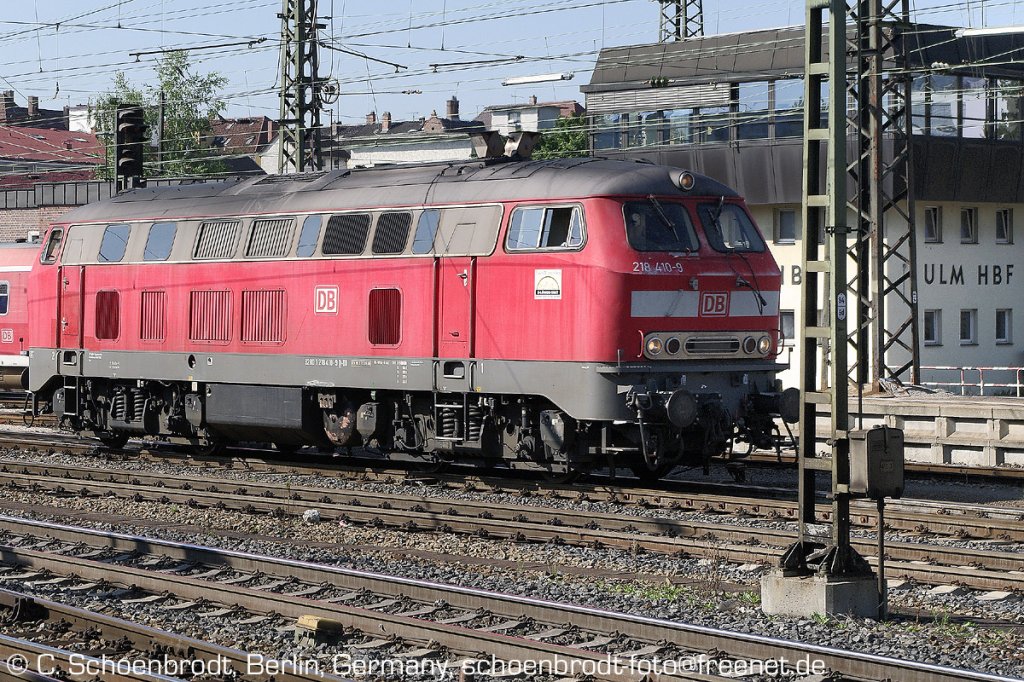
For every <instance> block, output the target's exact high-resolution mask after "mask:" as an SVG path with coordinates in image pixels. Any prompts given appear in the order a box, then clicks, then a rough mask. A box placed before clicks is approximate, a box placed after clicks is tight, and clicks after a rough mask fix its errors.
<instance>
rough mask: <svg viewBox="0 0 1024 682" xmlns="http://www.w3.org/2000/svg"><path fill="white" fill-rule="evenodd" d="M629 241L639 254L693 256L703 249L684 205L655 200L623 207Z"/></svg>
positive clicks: (628, 203)
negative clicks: (656, 252)
mask: <svg viewBox="0 0 1024 682" xmlns="http://www.w3.org/2000/svg"><path fill="white" fill-rule="evenodd" d="M622 213H623V216H624V218H625V221H626V239H627V241H628V242H629V245H630V247H632V248H633V249H634V250H636V251H662V252H669V253H691V252H693V251H697V250H698V249H699V248H700V242H698V241H697V234H696V233H695V232H694V229H693V222H692V221H691V220H690V214H689V213H687V211H686V207H685V206H683V205H682V204H674V203H671V202H663V201H658V200H657V199H654V198H653V197H652V198H650V199H647V200H645V201H629V202H626V203H625V204H623V206H622Z"/></svg>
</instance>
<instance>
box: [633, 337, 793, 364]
mask: <svg viewBox="0 0 1024 682" xmlns="http://www.w3.org/2000/svg"><path fill="white" fill-rule="evenodd" d="M773 350H774V343H773V341H772V338H771V336H769V334H768V333H767V332H765V331H751V332H739V333H738V334H737V335H735V336H732V335H729V336H725V335H723V334H722V333H721V332H718V333H714V332H711V333H708V332H648V333H647V334H645V335H644V340H643V355H644V357H646V358H648V359H650V360H685V359H694V360H697V359H699V360H711V359H715V358H721V359H723V360H724V359H728V358H758V359H762V358H766V357H769V356H770V354H771V353H772V351H773Z"/></svg>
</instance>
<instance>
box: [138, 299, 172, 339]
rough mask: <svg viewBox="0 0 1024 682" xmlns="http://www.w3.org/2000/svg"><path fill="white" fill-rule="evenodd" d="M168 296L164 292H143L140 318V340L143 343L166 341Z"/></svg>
mask: <svg viewBox="0 0 1024 682" xmlns="http://www.w3.org/2000/svg"><path fill="white" fill-rule="evenodd" d="M166 304H167V294H166V293H165V292H163V291H143V292H142V310H141V314H140V316H139V320H140V321H139V338H140V339H142V340H143V341H163V340H164V334H165V332H164V310H165V306H166Z"/></svg>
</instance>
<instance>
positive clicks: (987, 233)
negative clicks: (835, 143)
mask: <svg viewBox="0 0 1024 682" xmlns="http://www.w3.org/2000/svg"><path fill="white" fill-rule="evenodd" d="M929 206H935V207H938V208H939V209H940V213H941V218H942V220H941V222H942V241H941V242H927V241H926V240H925V235H924V233H925V214H924V212H925V209H926V207H929ZM964 208H972V209H977V217H978V221H977V230H978V235H977V243H962V242H961V229H960V228H961V209H964ZM750 209H751V213H752V214H753V216H754V219H755V220H756V221H757V223H758V225H759V226H760V227H761V230H762V232H763V233H764V235H765V238H766V239H767V241H768V243H769V245H770V247H771V250H772V254H773V255H774V256H775V259H776V261H778V263H779V266H780V268H781V269H782V277H783V283H782V297H781V303H780V309H781V310H782V311H791V312H792V313H793V316H794V321H795V329H799V326H800V323H801V319H800V317H801V316H800V282H801V278H802V272H801V268H800V264H801V258H802V248H801V241H800V239H799V234H800V229H801V220H800V216H801V209H800V206H799V205H784V206H777V205H759V206H751V207H750ZM1003 209H1010V211H1011V214H1012V216H1013V218H1014V221H1015V224H1014V225H1013V228H1014V230H1015V231H1016V232H1017V234H1012V235H1011V239H1010V243H997V240H996V213H997V211H999V210H1003ZM782 211H793V212H794V213H795V219H796V230H797V236H798V238H797V239H796V240H793V241H789V240H786V239H784V238H782V236H781V235H780V234H779V227H780V221H779V215H780V212H782ZM854 219H855V216H854V215H853V214H852V213H851V214H850V216H849V220H850V221H851V224H852V222H853V220H854ZM916 222H917V279H918V296H919V301H918V315H919V319H918V324H919V329H920V335H921V336H920V343H921V346H920V358H921V365H922V368H923V371H922V378H923V380H924V381H925V382H926V383H927V382H952V383H959V382H960V375H961V372H960V369H961V368H965V367H1015V368H1016V367H1024V344H1022V341H1024V260H1022V256H1024V243H1022V242H1024V204H963V203H954V202H924V201H921V202H918V203H917V216H916ZM894 266H895V267H902V265H894ZM893 274H895V273H893ZM904 290H905V291H908V292H909V287H906V286H905V289H904ZM887 305H889V306H893V307H891V309H890V310H889V311H888V314H887V317H888V318H889V322H888V324H889V325H890V328H892V327H893V325H895V324H898V323H899V322H901V321H902V320H903V319H905V317H906V312H905V309H904V310H899V309H896V308H895V307H894V306H895V302H894V301H893V299H892V297H890V299H889V300H887ZM928 310H933V311H938V312H939V317H940V319H941V323H940V325H939V338H938V341H937V343H926V342H925V329H924V315H925V311H928ZM999 310H1003V311H1009V313H1008V314H1009V320H1008V321H1009V323H1010V324H1009V327H1008V331H1009V337H1008V340H1006V341H998V340H997V339H996V315H997V311H999ZM961 311H976V329H975V336H974V341H973V342H970V341H967V340H964V341H961V339H960V313H961ZM852 314H853V311H852V308H851V315H852ZM1004 314H1005V313H1004ZM908 338H909V336H908ZM795 346H796V344H795V342H794V341H793V340H789V341H787V349H786V350H784V352H783V354H782V355H781V356H780V360H781V361H786V360H787V358H788V359H789V360H790V361H791V363H792V364H791V368H790V369H789V370H788V371H786V372H784V373H783V375H782V377H781V378H782V379H783V381H784V382H785V383H786V385H787V386H796V385H797V384H798V379H799V376H798V371H799V370H798V367H799V364H798V363H799V350H798V349H797V348H796V347H795ZM789 349H792V351H791V352H790V350H789ZM896 359H897V358H896V357H895V356H892V355H891V356H890V364H897V363H896V362H895V360H896ZM935 367H955V368H957V369H956V370H955V371H950V370H937V369H930V368H935ZM982 373H983V374H984V376H985V379H986V381H987V382H989V383H991V382H997V383H1013V382H1015V380H1016V372H1012V371H1010V372H1007V371H1002V372H997V371H992V370H984V371H979V370H965V371H964V375H965V378H966V380H967V381H968V382H971V383H977V381H978V379H979V378H980V376H981V374H982ZM1022 378H1024V372H1022ZM945 388H946V389H947V390H953V391H955V392H960V388H959V386H947V387H945ZM1001 390H1002V392H1006V391H1007V390H1008V389H1006V388H1003V389H1001ZM994 391H1000V389H998V388H996V389H994ZM994 391H993V390H988V389H987V390H986V393H988V394H991V393H993V392H994Z"/></svg>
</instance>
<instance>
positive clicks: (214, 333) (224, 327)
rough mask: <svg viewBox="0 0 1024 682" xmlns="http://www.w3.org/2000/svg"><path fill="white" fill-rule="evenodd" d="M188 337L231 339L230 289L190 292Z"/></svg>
mask: <svg viewBox="0 0 1024 682" xmlns="http://www.w3.org/2000/svg"><path fill="white" fill-rule="evenodd" d="M188 338H189V339H191V340H192V341H206V342H226V341H229V340H230V339H231V292H230V291H193V292H192V293H191V296H190V301H189V325H188Z"/></svg>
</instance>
